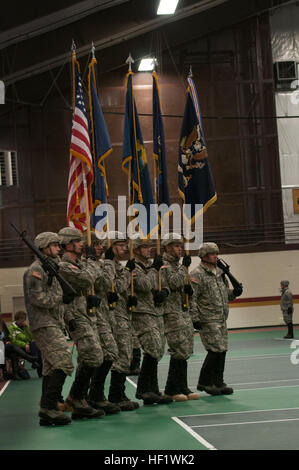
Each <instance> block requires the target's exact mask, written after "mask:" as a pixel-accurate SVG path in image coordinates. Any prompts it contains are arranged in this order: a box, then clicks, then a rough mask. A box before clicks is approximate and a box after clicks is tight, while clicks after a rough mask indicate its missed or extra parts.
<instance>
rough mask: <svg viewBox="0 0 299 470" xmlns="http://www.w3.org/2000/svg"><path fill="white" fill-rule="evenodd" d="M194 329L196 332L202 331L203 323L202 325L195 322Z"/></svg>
mask: <svg viewBox="0 0 299 470" xmlns="http://www.w3.org/2000/svg"><path fill="white" fill-rule="evenodd" d="M193 328H194V329H195V330H201V323H200V321H194V322H193Z"/></svg>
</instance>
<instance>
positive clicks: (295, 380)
mask: <svg viewBox="0 0 299 470" xmlns="http://www.w3.org/2000/svg"><path fill="white" fill-rule="evenodd" d="M297 381H299V379H277V380H263V381H262V382H241V383H230V384H229V385H230V386H234V387H235V386H236V385H256V384H268V383H277V382H297ZM196 386H197V384H195V385H190V387H191V388H195V387H196ZM295 386H297V385H294V387H295ZM261 388H270V387H261Z"/></svg>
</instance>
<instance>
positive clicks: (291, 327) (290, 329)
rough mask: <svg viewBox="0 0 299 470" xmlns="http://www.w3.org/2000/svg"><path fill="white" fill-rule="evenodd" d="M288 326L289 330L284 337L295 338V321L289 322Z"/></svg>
mask: <svg viewBox="0 0 299 470" xmlns="http://www.w3.org/2000/svg"><path fill="white" fill-rule="evenodd" d="M287 327H288V332H287V334H286V335H285V336H284V339H293V338H294V332H293V323H288V324H287Z"/></svg>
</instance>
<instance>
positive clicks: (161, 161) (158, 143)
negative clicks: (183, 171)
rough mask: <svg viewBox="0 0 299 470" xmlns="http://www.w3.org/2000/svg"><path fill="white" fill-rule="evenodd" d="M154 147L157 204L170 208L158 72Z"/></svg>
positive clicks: (155, 98)
mask: <svg viewBox="0 0 299 470" xmlns="http://www.w3.org/2000/svg"><path fill="white" fill-rule="evenodd" d="M153 146H154V155H153V156H154V159H155V160H156V163H157V172H156V178H157V181H156V182H155V183H156V191H157V200H156V202H157V204H158V205H160V204H163V203H164V204H166V205H167V206H169V205H170V201H169V191H168V178H167V164H166V151H165V138H164V128H163V121H162V114H161V103H160V93H159V82H158V75H157V74H156V72H153Z"/></svg>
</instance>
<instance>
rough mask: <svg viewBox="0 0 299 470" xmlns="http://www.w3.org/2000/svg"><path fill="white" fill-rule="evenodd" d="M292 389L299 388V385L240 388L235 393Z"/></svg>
mask: <svg viewBox="0 0 299 470" xmlns="http://www.w3.org/2000/svg"><path fill="white" fill-rule="evenodd" d="M291 387H299V385H280V386H277V387H258V388H238V389H237V390H235V392H243V391H246V390H269V389H271V388H291Z"/></svg>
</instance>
